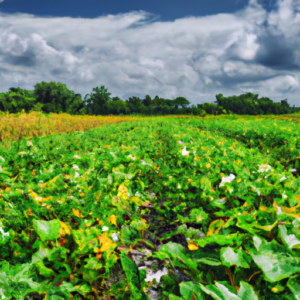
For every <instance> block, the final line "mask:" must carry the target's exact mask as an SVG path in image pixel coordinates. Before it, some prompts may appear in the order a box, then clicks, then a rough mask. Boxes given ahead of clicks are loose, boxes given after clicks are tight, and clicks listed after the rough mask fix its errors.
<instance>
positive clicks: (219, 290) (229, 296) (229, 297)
mask: <svg viewBox="0 0 300 300" xmlns="http://www.w3.org/2000/svg"><path fill="white" fill-rule="evenodd" d="M200 286H201V288H202V290H203V291H204V292H205V293H206V294H208V295H210V296H212V297H213V298H214V299H215V300H242V299H241V298H240V297H239V296H237V295H235V294H234V293H232V292H231V291H230V290H229V289H228V287H226V286H225V285H223V284H221V283H218V282H217V281H216V282H215V285H207V286H204V285H202V284H201V283H200Z"/></svg>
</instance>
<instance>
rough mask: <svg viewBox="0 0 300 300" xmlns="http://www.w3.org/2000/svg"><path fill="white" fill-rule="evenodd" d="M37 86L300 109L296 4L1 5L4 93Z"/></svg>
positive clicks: (83, 0) (252, 0)
mask: <svg viewBox="0 0 300 300" xmlns="http://www.w3.org/2000/svg"><path fill="white" fill-rule="evenodd" d="M41 81H46V82H49V81H56V82H61V83H65V84H66V85H67V87H68V88H69V89H71V90H73V91H74V92H76V93H80V94H81V95H82V97H84V96H85V95H86V94H88V93H91V92H92V89H93V87H96V86H98V87H100V86H101V85H104V86H105V87H106V88H107V89H108V92H110V93H111V94H112V95H111V96H112V97H114V96H119V97H120V98H121V99H123V100H126V99H128V97H131V96H138V97H140V98H144V97H145V95H147V94H149V95H150V96H151V97H155V96H156V95H159V96H160V97H164V98H167V99H174V98H176V97H178V96H183V97H186V98H187V99H188V100H190V101H191V102H192V103H203V102H213V101H215V95H216V94H218V93H222V94H223V95H224V96H230V95H239V94H241V93H245V92H248V91H250V92H253V93H256V94H259V96H260V97H263V96H264V97H270V98H271V99H272V100H274V101H280V100H281V99H286V98H287V99H288V101H289V103H291V104H295V105H297V106H300V86H299V82H300V0H210V1H203V0H198V1H196V0H186V1H182V0H160V1H158V0H152V1H137V0H134V1H133V0H126V1H125V0H123V1H119V0H110V1H100V0H72V1H71V0H63V1H57V0H51V1H41V0H26V1H24V0H4V1H1V0H0V82H1V84H0V92H6V91H7V90H8V88H9V87H16V86H19V87H22V88H26V89H31V90H33V88H34V85H35V84H36V83H37V82H41Z"/></svg>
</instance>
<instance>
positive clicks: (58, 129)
mask: <svg viewBox="0 0 300 300" xmlns="http://www.w3.org/2000/svg"><path fill="white" fill-rule="evenodd" d="M137 119H138V118H137V117H131V116H126V117H124V116H86V115H85V116H72V115H69V114H63V113H61V114H54V113H50V114H44V113H42V112H34V111H33V112H31V113H25V112H24V111H22V112H20V113H18V114H9V113H8V112H7V113H4V112H0V142H2V144H4V145H5V146H6V147H7V148H10V147H11V142H12V141H14V140H21V139H22V138H23V137H25V138H27V139H29V138H31V137H34V136H38V137H40V136H45V135H49V134H60V133H63V132H65V133H70V132H74V131H86V130H90V129H92V128H99V127H102V126H105V125H107V124H116V123H119V122H124V121H133V120H137Z"/></svg>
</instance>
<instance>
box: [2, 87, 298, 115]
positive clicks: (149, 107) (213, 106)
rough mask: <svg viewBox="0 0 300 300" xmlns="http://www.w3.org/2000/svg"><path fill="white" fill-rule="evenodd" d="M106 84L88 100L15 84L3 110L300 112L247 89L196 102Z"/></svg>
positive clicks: (59, 89) (74, 112) (54, 89)
mask: <svg viewBox="0 0 300 300" xmlns="http://www.w3.org/2000/svg"><path fill="white" fill-rule="evenodd" d="M110 96H111V93H109V92H108V91H107V88H105V86H103V85H102V86H101V87H100V88H99V87H94V88H93V89H92V92H91V94H87V95H85V97H84V100H83V99H82V97H81V94H77V93H75V92H74V91H73V90H69V89H68V88H67V86H66V85H65V84H62V83H59V82H54V81H50V82H44V81H42V82H40V83H37V84H35V86H34V90H32V91H31V90H26V89H22V88H20V87H11V88H9V90H8V92H6V93H0V110H1V111H5V112H7V111H8V112H9V113H18V112H21V111H22V110H24V111H26V112H29V111H43V112H45V113H50V112H54V113H61V112H66V113H69V114H71V115H84V114H88V115H108V114H113V115H118V114H124V115H125V114H144V115H167V114H192V115H200V116H204V115H205V114H213V115H219V114H232V113H234V114H247V115H258V114H286V113H294V112H299V111H300V107H295V105H294V106H290V104H289V103H288V101H287V99H283V100H281V101H280V102H274V101H273V100H271V99H270V98H268V97H262V98H259V97H258V96H259V95H258V94H253V93H251V92H247V93H245V94H241V95H239V96H235V95H233V96H229V97H224V96H223V94H218V95H216V101H215V103H201V104H196V105H195V104H192V105H191V103H190V101H189V100H187V99H186V98H185V97H182V96H180V97H177V98H175V99H173V100H172V99H165V98H162V97H159V96H158V95H156V96H155V97H154V98H153V99H151V97H150V96H149V95H146V96H145V98H144V99H141V98H140V97H137V96H132V97H129V98H128V99H127V100H122V99H120V98H119V97H118V96H116V97H110Z"/></svg>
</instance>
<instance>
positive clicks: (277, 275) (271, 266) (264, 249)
mask: <svg viewBox="0 0 300 300" xmlns="http://www.w3.org/2000/svg"><path fill="white" fill-rule="evenodd" d="M250 254H251V256H252V258H253V260H254V261H255V263H256V264H257V265H258V266H259V268H260V269H261V270H262V271H263V273H264V275H265V279H266V280H267V281H270V282H275V281H279V280H281V279H284V278H287V277H289V276H290V275H292V274H294V273H297V272H300V259H299V258H298V257H295V256H293V255H292V254H291V253H290V252H288V251H287V249H286V248H285V246H283V245H280V244H278V243H277V242H275V241H274V240H272V241H271V242H270V243H268V242H265V243H264V244H261V245H260V246H259V250H258V251H251V252H250Z"/></svg>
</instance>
